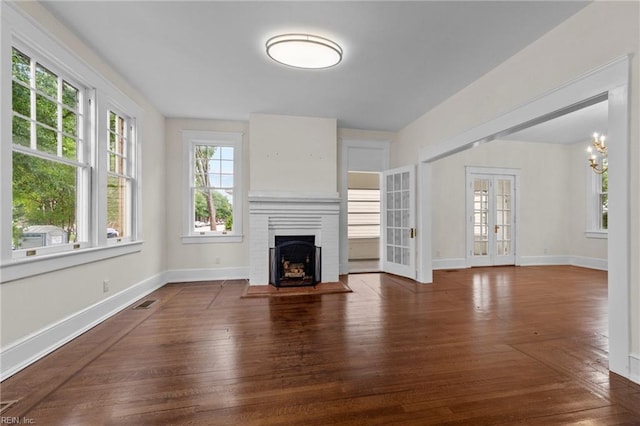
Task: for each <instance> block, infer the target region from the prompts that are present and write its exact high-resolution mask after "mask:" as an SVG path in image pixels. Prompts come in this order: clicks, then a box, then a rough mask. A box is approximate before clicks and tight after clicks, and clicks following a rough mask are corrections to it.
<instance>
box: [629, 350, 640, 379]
mask: <svg viewBox="0 0 640 426" xmlns="http://www.w3.org/2000/svg"><path fill="white" fill-rule="evenodd" d="M629 380H631V381H632V382H635V383H638V384H640V355H638V354H631V355H629Z"/></svg>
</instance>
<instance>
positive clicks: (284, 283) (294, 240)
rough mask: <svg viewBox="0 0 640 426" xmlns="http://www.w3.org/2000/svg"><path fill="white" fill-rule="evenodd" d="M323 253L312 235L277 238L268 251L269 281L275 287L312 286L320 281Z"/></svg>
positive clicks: (279, 236) (280, 236)
mask: <svg viewBox="0 0 640 426" xmlns="http://www.w3.org/2000/svg"><path fill="white" fill-rule="evenodd" d="M321 253H322V250H321V248H320V247H317V246H316V245H315V237H314V236H313V235H292V236H286V235H276V236H275V247H271V248H270V249H269V281H270V284H272V285H274V286H276V287H300V286H313V285H316V284H317V283H319V282H320V281H321V278H322V277H321V269H322V260H321Z"/></svg>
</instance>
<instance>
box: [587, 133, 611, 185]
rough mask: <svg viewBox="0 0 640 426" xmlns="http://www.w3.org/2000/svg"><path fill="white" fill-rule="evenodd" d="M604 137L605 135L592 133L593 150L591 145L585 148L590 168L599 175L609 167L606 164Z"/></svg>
mask: <svg viewBox="0 0 640 426" xmlns="http://www.w3.org/2000/svg"><path fill="white" fill-rule="evenodd" d="M606 139H607V137H606V136H605V135H600V134H598V133H594V134H593V140H592V141H591V146H592V147H593V148H595V152H594V150H593V148H592V147H591V146H590V147H589V148H587V152H588V153H589V166H591V169H592V170H593V171H594V172H595V173H597V174H599V175H601V174H602V173H604V172H606V171H607V169H608V168H609V166H608V165H607V146H606V145H605V140H606ZM598 159H600V163H598Z"/></svg>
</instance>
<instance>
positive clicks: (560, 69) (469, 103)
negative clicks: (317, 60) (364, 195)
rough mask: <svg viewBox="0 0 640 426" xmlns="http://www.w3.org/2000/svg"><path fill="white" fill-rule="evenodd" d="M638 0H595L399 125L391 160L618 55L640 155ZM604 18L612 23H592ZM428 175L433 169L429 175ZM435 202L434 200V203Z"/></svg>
mask: <svg viewBox="0 0 640 426" xmlns="http://www.w3.org/2000/svg"><path fill="white" fill-rule="evenodd" d="M639 16H640V3H638V2H594V3H592V4H590V5H589V6H587V7H586V8H584V9H583V10H581V11H580V12H578V13H577V14H576V15H574V16H573V17H571V18H569V19H568V20H567V21H565V22H564V23H562V24H560V25H559V26H558V27H556V28H555V29H553V30H552V31H550V32H548V33H547V34H545V35H544V36H543V37H541V38H540V39H538V40H537V41H536V42H534V43H532V44H531V45H529V46H528V47H527V48H525V49H523V50H522V51H520V52H518V53H517V54H516V55H514V56H513V57H511V58H510V59H508V60H507V61H505V62H504V63H503V64H501V65H499V66H498V67H496V68H495V69H493V70H492V71H490V72H489V73H487V74H486V75H484V76H483V77H481V78H480V79H478V80H477V81H475V82H474V83H472V84H471V85H469V86H467V87H466V88H465V89H463V90H461V91H460V92H458V93H457V94H455V95H454V96H452V97H450V98H449V99H447V100H446V101H445V102H443V103H442V104H440V105H438V106H437V107H436V108H434V109H432V110H431V111H429V112H427V113H425V114H424V115H423V116H421V117H420V118H418V119H417V120H416V121H414V122H413V123H411V124H410V125H408V126H407V127H405V128H404V129H402V130H401V131H400V132H399V133H398V137H397V139H396V140H395V141H394V143H393V144H392V150H391V153H392V154H391V161H392V165H394V166H400V165H404V164H414V163H415V162H416V158H418V155H419V151H420V149H421V148H424V147H427V146H431V145H434V144H437V143H439V142H441V141H443V140H446V139H448V138H451V137H453V136H455V135H458V134H461V133H462V132H464V131H466V130H468V129H471V128H473V127H475V126H478V125H479V124H482V123H484V122H486V121H488V120H490V119H493V118H495V117H498V116H500V115H502V114H504V113H505V112H507V111H510V110H512V109H514V108H515V107H517V106H520V105H522V104H524V103H525V102H528V101H530V100H531V99H534V98H537V97H539V96H541V95H543V94H545V93H546V92H548V91H550V90H552V89H554V88H557V87H559V86H561V85H563V84H565V83H566V82H569V81H571V80H573V79H575V78H576V77H577V76H580V75H582V74H584V73H586V72H589V71H591V70H593V69H596V68H598V67H600V66H602V65H603V64H606V63H609V62H610V61H612V60H614V59H615V58H618V57H620V56H623V55H628V54H632V56H631V58H630V63H631V69H630V75H631V81H630V91H631V92H630V117H631V118H632V119H631V122H630V128H629V137H630V161H631V164H637V162H638V159H639V158H640V140H639V129H638V118H637V117H639V116H640V104H639V102H640V68H639V63H638V53H640V46H639V45H640V37H639V35H640V28H639ZM603 24H605V26H606V24H608V25H610V26H612V28H613V27H615V31H599V30H594V29H599V28H602V27H603ZM630 170H631V176H630V217H631V218H632V220H631V223H630V230H631V231H630V235H631V244H630V245H631V247H630V257H631V259H638V258H640V170H639V169H638V167H631V168H630ZM433 176H434V178H435V179H438V178H437V175H435V174H434V175H433ZM434 204H435V203H434ZM630 278H631V291H630V295H629V297H630V304H631V309H630V310H631V322H632V324H631V335H632V339H631V343H632V346H631V351H632V353H635V354H636V355H637V354H639V353H640V264H639V263H638V262H632V264H631V271H630Z"/></svg>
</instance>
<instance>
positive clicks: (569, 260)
mask: <svg viewBox="0 0 640 426" xmlns="http://www.w3.org/2000/svg"><path fill="white" fill-rule="evenodd" d="M432 263H433V269H434V270H443V269H466V268H468V267H469V266H467V262H466V259H465V258H463V257H462V258H440V259H433V261H432ZM556 265H570V266H578V267H580V268H588V269H597V270H599V271H607V270H608V262H607V259H598V258H594V257H584V256H571V255H556V256H553V255H544V256H522V257H520V263H519V264H518V265H514V266H556Z"/></svg>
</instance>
